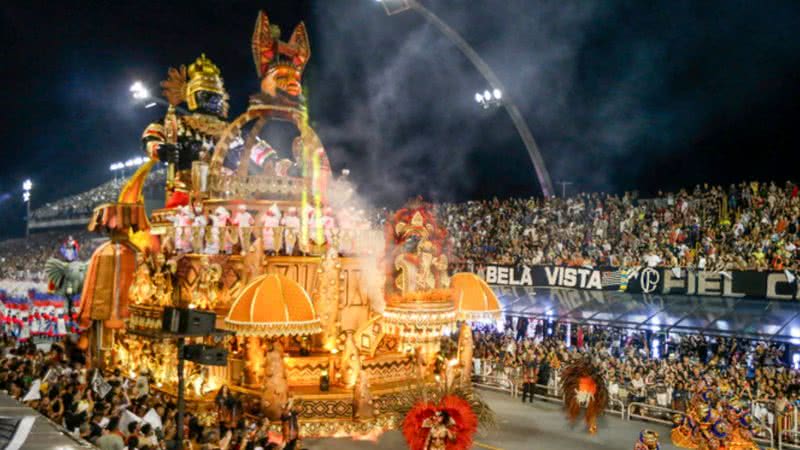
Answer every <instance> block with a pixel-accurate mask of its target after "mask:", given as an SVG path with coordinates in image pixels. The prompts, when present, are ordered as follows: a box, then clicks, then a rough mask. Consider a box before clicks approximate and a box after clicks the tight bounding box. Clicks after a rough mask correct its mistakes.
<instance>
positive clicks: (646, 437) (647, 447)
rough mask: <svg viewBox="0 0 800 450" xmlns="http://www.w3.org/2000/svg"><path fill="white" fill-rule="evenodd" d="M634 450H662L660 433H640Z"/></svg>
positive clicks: (648, 431)
mask: <svg viewBox="0 0 800 450" xmlns="http://www.w3.org/2000/svg"><path fill="white" fill-rule="evenodd" d="M633 450H661V444H659V443H658V433H656V432H655V431H652V430H642V431H641V433H639V440H638V441H636V443H635V444H634V445H633Z"/></svg>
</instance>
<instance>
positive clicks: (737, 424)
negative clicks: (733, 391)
mask: <svg viewBox="0 0 800 450" xmlns="http://www.w3.org/2000/svg"><path fill="white" fill-rule="evenodd" d="M753 425H754V424H753V418H752V416H751V415H750V413H749V412H748V411H747V410H746V409H745V408H743V407H742V405H741V404H739V402H738V401H737V400H735V399H734V400H730V399H728V398H726V397H721V396H720V394H719V392H718V391H716V390H712V389H710V388H709V387H708V386H707V385H706V383H705V382H704V381H701V382H700V383H699V385H698V388H697V389H696V390H695V392H694V393H693V395H692V398H691V400H690V402H689V408H687V411H686V414H685V415H684V414H676V415H675V416H674V417H673V428H672V432H671V435H670V437H671V438H672V443H673V444H674V445H675V446H676V447H680V448H687V449H699V450H705V449H722V448H724V449H726V450H731V449H734V450H758V448H759V447H758V446H757V445H756V444H755V443H754V442H753Z"/></svg>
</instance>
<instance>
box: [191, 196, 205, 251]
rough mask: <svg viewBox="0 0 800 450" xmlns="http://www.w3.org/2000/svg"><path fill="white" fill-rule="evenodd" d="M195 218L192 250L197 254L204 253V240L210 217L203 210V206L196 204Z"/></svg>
mask: <svg viewBox="0 0 800 450" xmlns="http://www.w3.org/2000/svg"><path fill="white" fill-rule="evenodd" d="M193 212H194V218H193V219H192V250H193V251H194V252H195V253H202V252H203V239H204V238H205V235H206V227H207V226H208V216H207V215H206V212H205V211H204V210H203V205H202V204H199V203H196V204H195V205H194V211H193Z"/></svg>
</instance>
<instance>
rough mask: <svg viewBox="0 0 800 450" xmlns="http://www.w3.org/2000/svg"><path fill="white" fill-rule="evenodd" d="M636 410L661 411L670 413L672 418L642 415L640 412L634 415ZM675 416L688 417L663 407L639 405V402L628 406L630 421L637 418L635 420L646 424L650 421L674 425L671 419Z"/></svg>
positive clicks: (680, 412) (675, 410)
mask: <svg viewBox="0 0 800 450" xmlns="http://www.w3.org/2000/svg"><path fill="white" fill-rule="evenodd" d="M634 408H639V411H642V410H647V411H661V412H664V413H668V414H669V416H670V419H662V418H660V417H653V416H648V415H646V414H642V413H640V412H636V413H634V412H633V409H634ZM675 414H680V415H682V416H685V415H686V414H685V413H684V412H682V411H678V410H677V409H670V408H665V407H663V406H657V405H648V404H647V403H639V402H633V403H629V404H628V420H631V418H635V419H641V420H644V421H646V422H647V421H649V422H656V423H663V424H665V425H672V418H671V417H672V416H673V415H675Z"/></svg>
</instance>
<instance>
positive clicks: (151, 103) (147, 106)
mask: <svg viewBox="0 0 800 450" xmlns="http://www.w3.org/2000/svg"><path fill="white" fill-rule="evenodd" d="M157 104H158V103H156V102H150V103H148V104H146V105H144V107H145V108H152V107H153V106H156V105H157Z"/></svg>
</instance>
